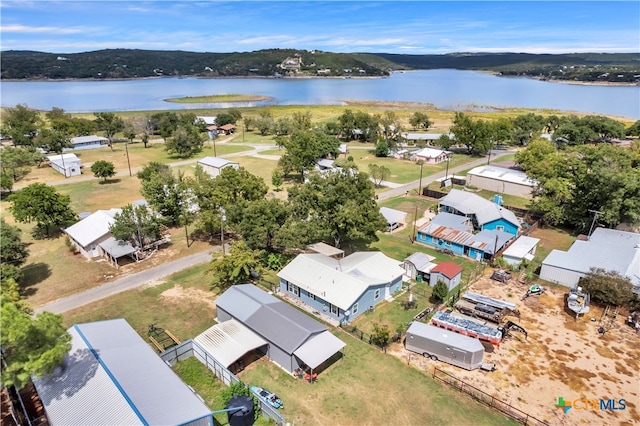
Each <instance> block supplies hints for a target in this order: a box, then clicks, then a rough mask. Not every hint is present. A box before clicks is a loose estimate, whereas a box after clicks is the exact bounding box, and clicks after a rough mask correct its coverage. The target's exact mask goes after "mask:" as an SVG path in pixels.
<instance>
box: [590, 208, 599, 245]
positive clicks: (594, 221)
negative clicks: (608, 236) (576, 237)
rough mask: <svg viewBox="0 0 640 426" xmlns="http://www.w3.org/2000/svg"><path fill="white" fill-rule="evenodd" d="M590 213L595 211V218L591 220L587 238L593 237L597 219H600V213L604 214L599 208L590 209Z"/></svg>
mask: <svg viewBox="0 0 640 426" xmlns="http://www.w3.org/2000/svg"><path fill="white" fill-rule="evenodd" d="M588 212H589V213H593V220H592V221H591V228H589V235H587V239H591V232H593V227H594V226H595V224H596V219H598V215H600V214H602V212H601V211H598V210H591V209H589V210H588Z"/></svg>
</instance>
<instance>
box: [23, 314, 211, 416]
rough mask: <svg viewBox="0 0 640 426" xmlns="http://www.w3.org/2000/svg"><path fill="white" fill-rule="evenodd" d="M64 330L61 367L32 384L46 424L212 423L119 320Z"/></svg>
mask: <svg viewBox="0 0 640 426" xmlns="http://www.w3.org/2000/svg"><path fill="white" fill-rule="evenodd" d="M68 331H69V333H70V334H71V336H72V340H71V346H72V347H71V350H70V351H69V352H68V353H67V354H66V355H65V358H64V361H63V364H62V365H61V366H59V367H58V368H56V370H55V371H54V372H53V373H52V374H50V375H47V376H44V377H41V378H34V380H33V382H34V384H35V387H36V390H37V391H38V394H39V396H40V399H41V400H42V403H43V404H44V407H45V410H46V413H47V417H48V419H49V423H50V424H51V425H54V426H55V425H64V426H70V425H82V426H91V425H107V424H108V425H126V426H129V425H198V426H200V425H202V426H204V425H211V426H212V425H213V416H212V414H211V411H210V410H209V409H208V408H207V406H206V405H205V404H204V403H203V402H202V401H201V400H200V398H199V397H198V396H197V395H196V394H195V393H194V392H193V391H192V390H191V389H189V388H188V387H187V385H185V384H184V382H182V380H181V379H180V378H179V377H178V376H177V375H176V374H175V373H174V372H173V371H172V370H171V368H170V367H169V366H168V365H167V364H165V363H164V361H163V360H162V359H161V358H160V357H158V355H157V354H156V353H155V352H154V350H153V349H151V347H150V346H149V345H148V344H146V343H145V341H144V340H142V338H141V337H140V336H139V335H138V334H137V333H136V332H135V330H134V329H133V328H131V326H130V325H129V324H128V323H127V322H126V321H125V320H124V319H115V320H108V321H98V322H92V323H85V324H76V325H74V326H73V327H71V328H69V330H68Z"/></svg>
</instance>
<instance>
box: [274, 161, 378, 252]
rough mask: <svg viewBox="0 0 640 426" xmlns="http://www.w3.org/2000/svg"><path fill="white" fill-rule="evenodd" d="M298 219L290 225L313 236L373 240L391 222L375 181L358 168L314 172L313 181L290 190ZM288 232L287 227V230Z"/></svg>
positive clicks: (336, 243)
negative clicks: (379, 201)
mask: <svg viewBox="0 0 640 426" xmlns="http://www.w3.org/2000/svg"><path fill="white" fill-rule="evenodd" d="M289 201H290V209H291V212H292V214H293V218H294V219H295V223H293V224H291V226H288V227H287V228H288V229H290V230H292V232H296V233H298V234H299V235H300V236H304V237H305V238H307V239H308V241H304V242H305V243H309V242H311V241H313V240H316V241H317V240H325V241H333V244H334V246H335V247H340V245H341V244H342V243H345V242H349V243H352V242H355V241H360V242H364V243H370V242H373V241H376V240H377V238H378V237H377V235H376V232H377V231H383V230H384V229H386V226H387V222H386V220H385V219H384V217H383V216H382V215H381V214H380V211H379V209H378V206H377V204H376V201H375V191H374V186H373V182H371V181H370V180H369V176H368V175H367V174H366V173H362V172H359V171H358V170H357V169H342V170H338V171H335V172H333V173H328V174H326V175H320V174H319V173H311V174H310V176H309V181H308V182H307V183H305V184H298V185H295V186H294V187H292V188H291V189H290V190H289ZM285 232H286V231H285Z"/></svg>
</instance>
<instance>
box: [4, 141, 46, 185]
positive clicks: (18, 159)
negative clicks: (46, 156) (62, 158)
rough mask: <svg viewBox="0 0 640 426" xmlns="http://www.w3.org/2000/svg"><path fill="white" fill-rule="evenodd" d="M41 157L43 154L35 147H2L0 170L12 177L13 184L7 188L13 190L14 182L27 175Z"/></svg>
mask: <svg viewBox="0 0 640 426" xmlns="http://www.w3.org/2000/svg"><path fill="white" fill-rule="evenodd" d="M41 159H42V154H40V153H39V152H38V151H36V149H35V148H33V147H24V148H23V147H15V148H4V149H0V170H1V171H2V175H3V176H8V177H9V178H10V179H11V185H10V186H9V187H8V188H5V189H9V190H11V189H12V188H13V182H17V181H19V180H20V179H22V178H23V177H24V176H26V175H27V174H28V173H29V172H30V170H31V167H30V166H32V165H34V164H36V163H37V162H39V161H40V160H41Z"/></svg>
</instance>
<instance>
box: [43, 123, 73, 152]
mask: <svg viewBox="0 0 640 426" xmlns="http://www.w3.org/2000/svg"><path fill="white" fill-rule="evenodd" d="M35 140H36V143H37V145H38V146H41V147H43V148H45V149H47V150H49V151H52V152H55V153H56V154H62V151H64V149H65V148H73V145H72V144H71V140H70V139H69V137H68V136H67V134H65V133H63V132H62V131H59V130H51V129H42V130H41V131H40V133H38V136H36V138H35Z"/></svg>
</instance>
